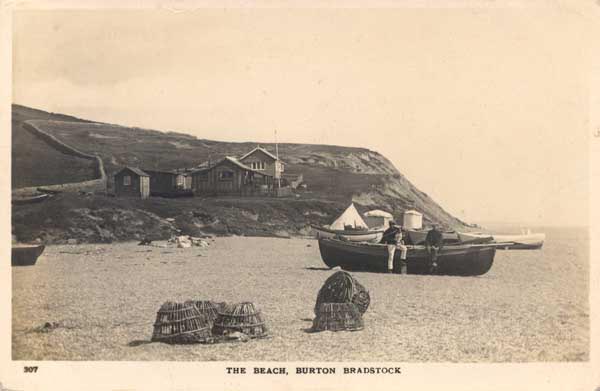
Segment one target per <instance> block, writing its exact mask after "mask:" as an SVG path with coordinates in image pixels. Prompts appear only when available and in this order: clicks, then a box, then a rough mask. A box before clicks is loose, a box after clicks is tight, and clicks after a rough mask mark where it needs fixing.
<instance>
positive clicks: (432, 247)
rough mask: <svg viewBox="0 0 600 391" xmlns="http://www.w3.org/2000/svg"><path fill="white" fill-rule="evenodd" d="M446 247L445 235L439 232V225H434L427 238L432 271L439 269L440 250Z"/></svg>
mask: <svg viewBox="0 0 600 391" xmlns="http://www.w3.org/2000/svg"><path fill="white" fill-rule="evenodd" d="M443 245H444V235H443V234H442V233H441V232H440V231H438V229H437V225H436V224H433V225H432V226H431V230H430V231H429V232H427V236H426V237H425V247H426V248H427V253H428V254H429V260H430V262H431V271H432V272H433V271H435V269H436V268H437V257H438V253H439V251H440V249H441V248H442V246H443Z"/></svg>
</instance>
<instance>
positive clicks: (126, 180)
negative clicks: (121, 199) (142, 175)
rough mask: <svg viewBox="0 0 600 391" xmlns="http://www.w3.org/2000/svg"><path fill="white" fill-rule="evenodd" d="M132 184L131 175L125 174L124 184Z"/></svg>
mask: <svg viewBox="0 0 600 391" xmlns="http://www.w3.org/2000/svg"><path fill="white" fill-rule="evenodd" d="M130 185H131V177H130V176H129V175H125V176H124V177H123V186H130Z"/></svg>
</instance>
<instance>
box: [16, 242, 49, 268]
mask: <svg viewBox="0 0 600 391" xmlns="http://www.w3.org/2000/svg"><path fill="white" fill-rule="evenodd" d="M44 248H45V246H44V245H35V244H13V245H12V257H11V264H12V266H31V265H35V263H36V261H37V259H38V257H39V256H40V255H41V254H42V253H43V252H44Z"/></svg>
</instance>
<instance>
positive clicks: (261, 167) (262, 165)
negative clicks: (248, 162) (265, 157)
mask: <svg viewBox="0 0 600 391" xmlns="http://www.w3.org/2000/svg"><path fill="white" fill-rule="evenodd" d="M260 169H261V170H264V169H265V162H260Z"/></svg>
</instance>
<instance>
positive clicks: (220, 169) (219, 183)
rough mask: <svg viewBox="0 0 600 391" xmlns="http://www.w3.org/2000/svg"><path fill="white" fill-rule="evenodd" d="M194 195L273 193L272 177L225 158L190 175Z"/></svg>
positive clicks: (235, 160) (232, 159)
mask: <svg viewBox="0 0 600 391" xmlns="http://www.w3.org/2000/svg"><path fill="white" fill-rule="evenodd" d="M192 188H193V190H194V194H196V195H242V196H251V195H260V194H266V193H269V192H271V191H273V176H272V175H268V174H266V173H262V172H260V171H258V170H254V169H252V168H250V167H248V166H247V165H245V164H243V163H241V162H240V161H238V160H237V159H235V158H232V157H229V156H227V157H225V158H223V159H222V160H220V161H219V162H217V163H216V164H214V165H212V166H211V167H207V168H203V169H199V170H196V171H194V172H193V173H192Z"/></svg>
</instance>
